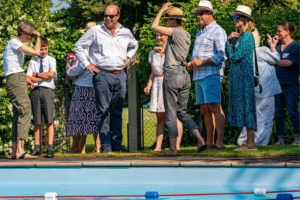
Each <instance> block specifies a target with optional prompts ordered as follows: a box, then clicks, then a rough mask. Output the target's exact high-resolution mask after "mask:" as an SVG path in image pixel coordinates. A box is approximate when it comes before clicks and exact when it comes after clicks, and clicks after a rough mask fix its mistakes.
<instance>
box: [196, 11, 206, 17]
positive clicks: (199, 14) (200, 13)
mask: <svg viewBox="0 0 300 200" xmlns="http://www.w3.org/2000/svg"><path fill="white" fill-rule="evenodd" d="M205 13H207V12H196V13H195V15H196V16H202V15H204V14H205Z"/></svg>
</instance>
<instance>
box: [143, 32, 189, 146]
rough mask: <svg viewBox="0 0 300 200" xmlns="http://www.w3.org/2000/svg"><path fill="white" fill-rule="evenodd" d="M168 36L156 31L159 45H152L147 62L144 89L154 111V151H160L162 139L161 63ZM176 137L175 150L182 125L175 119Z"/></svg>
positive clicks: (162, 62)
mask: <svg viewBox="0 0 300 200" xmlns="http://www.w3.org/2000/svg"><path fill="white" fill-rule="evenodd" d="M167 40H168V36H166V35H162V34H160V33H156V41H157V43H158V44H159V47H154V50H152V51H151V53H150V55H149V60H148V62H149V63H150V64H151V68H152V72H151V74H150V77H149V81H148V84H147V86H146V87H145V89H144V92H145V94H146V95H149V94H150V90H151V88H152V92H151V100H150V108H149V112H153V113H156V118H157V125H156V147H155V149H154V151H161V146H162V141H163V137H164V130H165V108H164V100H163V87H162V83H163V78H164V77H163V64H164V61H165V55H164V49H165V47H166V44H167ZM177 128H178V137H177V142H176V149H177V151H178V150H179V149H180V143H181V138H182V132H183V127H182V123H181V122H180V121H179V120H178V119H177Z"/></svg>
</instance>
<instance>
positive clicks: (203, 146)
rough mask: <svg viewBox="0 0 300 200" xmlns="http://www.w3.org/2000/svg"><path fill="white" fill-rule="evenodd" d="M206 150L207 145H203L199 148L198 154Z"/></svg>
mask: <svg viewBox="0 0 300 200" xmlns="http://www.w3.org/2000/svg"><path fill="white" fill-rule="evenodd" d="M206 148H207V145H206V144H204V145H201V146H199V147H197V152H201V151H204V150H205V149H206Z"/></svg>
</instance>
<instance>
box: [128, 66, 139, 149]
mask: <svg viewBox="0 0 300 200" xmlns="http://www.w3.org/2000/svg"><path fill="white" fill-rule="evenodd" d="M138 66H139V65H138V63H137V62H132V63H131V64H130V65H129V66H128V69H127V81H128V82H127V84H128V124H127V140H128V150H129V151H130V152H133V151H137V150H139V149H140V148H141V111H140V108H141V106H140V101H139V97H140V96H139V85H138V80H137V73H136V69H137V67H138Z"/></svg>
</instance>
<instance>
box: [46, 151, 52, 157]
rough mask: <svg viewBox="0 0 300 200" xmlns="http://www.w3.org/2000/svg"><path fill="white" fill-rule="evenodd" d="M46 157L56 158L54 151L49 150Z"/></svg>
mask: <svg viewBox="0 0 300 200" xmlns="http://www.w3.org/2000/svg"><path fill="white" fill-rule="evenodd" d="M45 158H54V154H53V151H49V150H47V153H46V155H45Z"/></svg>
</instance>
